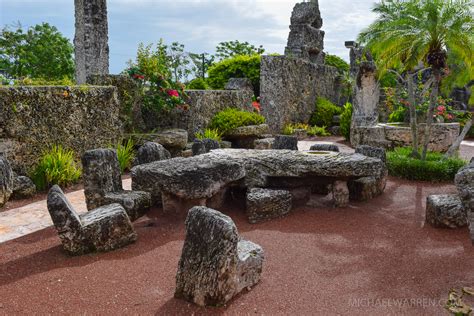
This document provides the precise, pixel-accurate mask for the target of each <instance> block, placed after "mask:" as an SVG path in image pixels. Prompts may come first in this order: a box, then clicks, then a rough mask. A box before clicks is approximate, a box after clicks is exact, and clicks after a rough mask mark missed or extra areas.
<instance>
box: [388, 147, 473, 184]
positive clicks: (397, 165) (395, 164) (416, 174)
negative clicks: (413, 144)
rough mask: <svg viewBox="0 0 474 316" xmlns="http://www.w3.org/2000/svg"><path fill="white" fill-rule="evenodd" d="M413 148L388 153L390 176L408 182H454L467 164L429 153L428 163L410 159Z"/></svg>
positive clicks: (397, 149) (460, 160) (457, 159)
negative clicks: (460, 170)
mask: <svg viewBox="0 0 474 316" xmlns="http://www.w3.org/2000/svg"><path fill="white" fill-rule="evenodd" d="M411 152H412V149H411V148H408V147H404V148H396V149H395V150H394V151H389V152H387V166H388V172H389V174H390V175H392V176H395V177H401V178H405V179H408V180H419V181H433V182H434V181H452V180H453V179H454V176H455V175H456V173H457V172H458V170H459V169H460V168H461V167H463V166H464V165H465V164H466V162H465V161H464V160H462V159H459V158H448V159H443V154H441V153H435V152H429V153H428V155H427V157H426V161H422V160H420V159H416V158H412V157H410V154H411Z"/></svg>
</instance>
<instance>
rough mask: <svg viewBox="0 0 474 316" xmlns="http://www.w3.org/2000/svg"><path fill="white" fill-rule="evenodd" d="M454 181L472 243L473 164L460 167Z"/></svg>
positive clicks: (473, 215)
mask: <svg viewBox="0 0 474 316" xmlns="http://www.w3.org/2000/svg"><path fill="white" fill-rule="evenodd" d="M454 182H455V184H456V188H457V190H458V194H459V198H460V199H461V201H462V204H463V207H464V209H465V211H466V214H467V224H468V225H469V231H470V236H471V241H472V243H473V245H474V164H469V165H468V166H465V167H463V168H461V169H460V170H459V171H458V173H457V174H456V177H455V178H454Z"/></svg>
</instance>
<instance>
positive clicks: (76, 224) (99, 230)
mask: <svg viewBox="0 0 474 316" xmlns="http://www.w3.org/2000/svg"><path fill="white" fill-rule="evenodd" d="M47 204H48V211H49V214H50V215H51V219H52V220H53V223H54V226H55V227H56V230H57V232H58V235H59V238H60V239H61V242H62V244H63V248H64V250H66V251H67V252H68V253H69V254H72V255H80V254H84V253H88V252H93V251H109V250H113V249H116V248H120V247H122V246H125V245H127V244H130V243H132V242H134V241H135V240H136V239H137V234H136V233H135V231H134V229H133V227H132V223H131V221H130V218H129V217H128V215H127V213H126V211H125V209H124V208H123V207H122V206H121V205H120V204H116V203H115V204H110V205H106V206H102V207H99V208H96V209H94V210H92V211H90V212H87V213H86V214H84V215H78V214H77V213H76V211H75V210H74V209H73V207H72V206H71V204H70V203H69V201H68V200H67V199H66V196H65V195H64V193H63V191H62V190H61V188H60V187H59V186H57V185H55V186H53V187H52V188H51V189H50V190H49V193H48V200H47Z"/></svg>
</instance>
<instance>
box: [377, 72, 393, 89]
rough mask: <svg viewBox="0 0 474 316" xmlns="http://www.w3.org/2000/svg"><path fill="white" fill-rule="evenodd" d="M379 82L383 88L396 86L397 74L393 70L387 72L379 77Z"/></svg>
mask: <svg viewBox="0 0 474 316" xmlns="http://www.w3.org/2000/svg"><path fill="white" fill-rule="evenodd" d="M379 83H380V86H381V87H382V88H395V87H396V86H397V85H398V81H397V75H395V74H394V73H392V72H386V73H383V74H382V75H381V77H380V78H379Z"/></svg>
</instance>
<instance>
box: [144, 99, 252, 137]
mask: <svg viewBox="0 0 474 316" xmlns="http://www.w3.org/2000/svg"><path fill="white" fill-rule="evenodd" d="M186 94H187V95H188V98H187V101H186V102H187V104H189V109H188V110H180V109H175V110H172V111H169V112H163V113H162V114H159V115H157V114H156V113H154V112H152V111H150V112H146V109H143V110H142V112H143V120H144V121H145V125H146V129H147V130H163V129H169V128H181V129H184V130H186V131H187V132H188V135H189V139H190V140H193V139H194V134H195V133H196V132H198V131H200V130H203V129H205V128H206V127H207V126H208V125H209V123H210V122H211V119H212V118H213V117H214V115H215V114H216V113H217V112H220V111H222V110H224V109H225V108H228V107H232V108H238V109H243V110H247V111H252V110H253V107H252V96H253V91H250V90H186Z"/></svg>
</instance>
